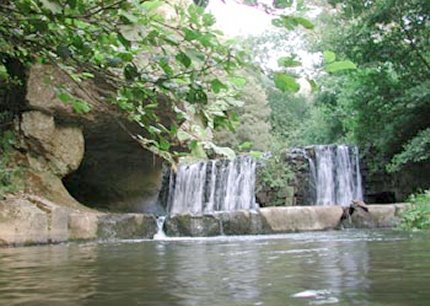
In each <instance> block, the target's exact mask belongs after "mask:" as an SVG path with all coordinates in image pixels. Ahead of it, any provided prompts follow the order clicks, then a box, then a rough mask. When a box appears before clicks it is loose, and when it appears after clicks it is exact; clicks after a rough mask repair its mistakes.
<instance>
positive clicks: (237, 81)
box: [228, 76, 246, 89]
mask: <svg viewBox="0 0 430 306" xmlns="http://www.w3.org/2000/svg"><path fill="white" fill-rule="evenodd" d="M228 81H229V82H230V83H231V84H233V85H234V86H236V87H237V88H238V89H240V88H243V87H244V86H245V85H246V79H245V78H243V77H239V76H234V77H230V78H229V79H228Z"/></svg>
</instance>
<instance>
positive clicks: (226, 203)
mask: <svg viewBox="0 0 430 306" xmlns="http://www.w3.org/2000/svg"><path fill="white" fill-rule="evenodd" d="M255 168H256V162H255V161H254V160H253V159H252V158H251V157H249V156H240V157H237V158H236V159H234V160H209V161H201V162H198V163H195V164H190V165H180V166H179V167H178V169H177V171H176V173H175V172H173V171H170V174H169V176H170V177H169V182H168V188H167V189H168V190H167V191H166V192H167V197H164V198H165V199H166V200H165V203H163V204H164V206H165V207H166V209H167V212H168V213H170V214H172V215H174V214H182V213H191V214H194V215H201V214H206V213H213V212H214V211H232V210H238V209H255V208H257V204H256V202H255Z"/></svg>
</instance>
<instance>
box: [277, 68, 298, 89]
mask: <svg viewBox="0 0 430 306" xmlns="http://www.w3.org/2000/svg"><path fill="white" fill-rule="evenodd" d="M275 86H276V87H277V88H278V89H280V90H281V91H283V92H298V91H299V90H300V85H299V83H297V81H296V79H295V78H294V77H292V76H291V75H289V74H285V73H280V72H278V73H275Z"/></svg>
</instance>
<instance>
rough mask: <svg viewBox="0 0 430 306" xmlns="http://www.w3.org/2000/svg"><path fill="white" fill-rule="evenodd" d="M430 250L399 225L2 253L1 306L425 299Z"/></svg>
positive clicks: (422, 238) (429, 294) (425, 240)
mask: <svg viewBox="0 0 430 306" xmlns="http://www.w3.org/2000/svg"><path fill="white" fill-rule="evenodd" d="M429 254H430V237H427V236H426V234H423V233H422V234H419V233H415V234H413V235H411V234H407V233H402V232H393V231H374V232H364V231H342V232H326V233H306V234H290V235H278V236H252V237H245V236H243V237H221V238H210V239H188V240H187V239H177V240H176V239H174V240H168V241H127V242H126V241H124V242H120V243H88V244H67V245H56V246H44V247H28V248H15V249H0V304H1V305H323V304H324V305H325V304H331V305H425V304H426V303H427V302H428V301H429V300H430V291H429V290H428V288H429V287H430V256H429Z"/></svg>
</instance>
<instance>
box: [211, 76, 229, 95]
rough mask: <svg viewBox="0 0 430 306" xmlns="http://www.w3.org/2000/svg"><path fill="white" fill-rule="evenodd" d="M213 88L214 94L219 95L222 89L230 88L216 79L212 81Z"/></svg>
mask: <svg viewBox="0 0 430 306" xmlns="http://www.w3.org/2000/svg"><path fill="white" fill-rule="evenodd" d="M211 87H212V90H213V91H214V93H219V92H220V91H221V90H222V89H227V88H228V87H227V86H226V85H225V84H223V83H222V82H221V81H220V80H218V79H214V80H212V81H211Z"/></svg>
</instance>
